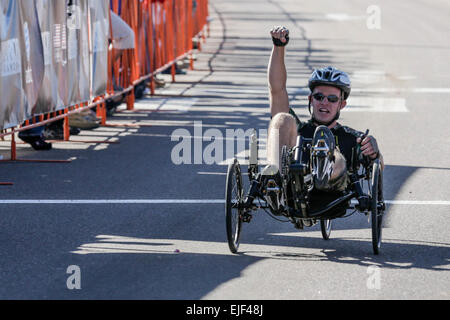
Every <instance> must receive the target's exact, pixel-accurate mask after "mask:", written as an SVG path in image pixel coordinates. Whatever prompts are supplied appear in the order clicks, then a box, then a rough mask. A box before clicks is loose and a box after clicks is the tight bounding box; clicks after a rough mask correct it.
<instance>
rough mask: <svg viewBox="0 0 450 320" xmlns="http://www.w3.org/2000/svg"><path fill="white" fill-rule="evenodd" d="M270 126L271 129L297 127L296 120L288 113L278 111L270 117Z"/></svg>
mask: <svg viewBox="0 0 450 320" xmlns="http://www.w3.org/2000/svg"><path fill="white" fill-rule="evenodd" d="M270 127H271V128H273V129H282V130H289V129H291V130H292V129H295V128H296V127H297V122H296V121H295V118H294V117H293V116H292V115H290V114H289V113H285V112H280V113H277V114H276V115H275V116H274V117H273V118H272V121H271V122H270Z"/></svg>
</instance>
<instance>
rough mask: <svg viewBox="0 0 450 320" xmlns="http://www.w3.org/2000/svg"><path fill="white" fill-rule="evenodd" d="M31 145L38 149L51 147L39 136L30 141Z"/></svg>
mask: <svg viewBox="0 0 450 320" xmlns="http://www.w3.org/2000/svg"><path fill="white" fill-rule="evenodd" d="M31 146H32V147H33V149H34V150H38V151H41V150H51V149H52V144H51V143H48V142H45V140H44V139H43V138H42V137H39V138H38V139H37V140H35V141H34V142H32V143H31Z"/></svg>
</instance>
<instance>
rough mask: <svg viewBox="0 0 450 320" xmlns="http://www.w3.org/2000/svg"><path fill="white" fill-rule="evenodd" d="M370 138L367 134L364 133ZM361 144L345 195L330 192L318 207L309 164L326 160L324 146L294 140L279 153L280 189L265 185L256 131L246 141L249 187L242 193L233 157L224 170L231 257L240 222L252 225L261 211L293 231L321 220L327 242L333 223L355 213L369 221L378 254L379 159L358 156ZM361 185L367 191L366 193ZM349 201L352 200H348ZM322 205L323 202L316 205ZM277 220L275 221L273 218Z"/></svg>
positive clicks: (380, 217)
mask: <svg viewBox="0 0 450 320" xmlns="http://www.w3.org/2000/svg"><path fill="white" fill-rule="evenodd" d="M367 134H368V130H367V131H366V134H365V135H367ZM359 147H360V146H357V147H355V148H353V152H352V159H351V166H350V168H349V170H348V173H347V174H348V179H349V180H348V181H349V182H348V184H347V187H346V189H345V191H342V192H339V193H338V194H334V195H333V197H331V199H330V200H329V201H327V203H325V204H323V203H321V205H319V206H318V205H317V202H318V201H317V199H314V183H313V178H312V171H311V166H310V163H311V162H312V161H313V160H316V159H317V158H320V157H325V156H326V154H327V151H328V148H326V147H325V145H324V141H322V140H319V141H318V142H317V143H316V145H312V139H307V138H304V137H302V136H298V137H297V143H296V145H295V146H294V147H293V148H288V147H287V146H283V147H282V149H281V164H280V167H281V168H280V176H281V185H277V184H273V185H271V184H270V181H269V183H268V184H266V183H267V181H266V180H265V176H263V175H262V173H261V172H260V170H259V169H260V168H259V165H258V141H257V138H256V133H254V134H253V135H252V136H251V137H250V156H249V165H248V177H249V187H248V190H247V191H245V190H244V183H243V180H242V179H243V178H242V171H241V165H240V163H239V161H238V159H237V158H234V159H233V161H232V162H231V163H230V164H229V166H228V171H227V178H226V192H225V199H226V201H225V216H226V232H227V238H228V246H229V248H230V251H231V252H232V253H237V252H238V247H239V240H240V235H241V231H242V227H243V224H244V223H250V222H251V220H252V218H253V215H254V213H255V212H256V211H258V210H259V209H263V210H265V211H266V212H268V213H269V214H270V215H271V216H272V217H274V218H275V217H276V216H280V217H285V218H286V219H287V220H288V221H289V222H291V223H292V224H294V226H295V228H297V229H303V228H304V227H312V226H314V225H316V224H317V223H318V222H320V229H321V233H322V238H323V239H324V240H329V239H330V234H331V227H332V220H334V219H337V218H343V217H347V216H348V215H347V214H346V212H347V210H349V209H353V210H354V211H353V213H354V212H356V211H358V212H360V213H363V214H365V215H366V216H367V217H368V221H369V223H370V224H371V230H372V248H373V253H374V254H379V252H380V248H381V237H382V224H383V215H384V211H385V208H386V207H385V202H384V199H383V172H382V168H381V163H380V160H379V159H376V160H373V161H371V160H370V159H368V158H367V157H364V156H362V155H361V153H360V150H359ZM364 183H366V184H367V187H366V189H367V191H364V190H363V189H364ZM352 200H353V201H352ZM319 202H323V201H319ZM277 220H278V219H277Z"/></svg>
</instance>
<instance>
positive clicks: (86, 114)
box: [69, 110, 101, 130]
mask: <svg viewBox="0 0 450 320" xmlns="http://www.w3.org/2000/svg"><path fill="white" fill-rule="evenodd" d="M100 121H101V119H100V118H97V116H96V115H95V114H94V112H93V111H92V110H86V111H83V112H80V113H74V114H72V115H70V116H69V123H70V126H71V127H74V128H78V129H86V130H90V129H95V128H98V127H100Z"/></svg>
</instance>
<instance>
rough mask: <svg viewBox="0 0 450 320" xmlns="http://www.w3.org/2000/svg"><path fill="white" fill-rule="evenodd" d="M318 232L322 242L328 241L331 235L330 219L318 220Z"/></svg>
mask: <svg viewBox="0 0 450 320" xmlns="http://www.w3.org/2000/svg"><path fill="white" fill-rule="evenodd" d="M320 230H321V231H322V238H323V239H324V240H329V239H330V234H331V219H330V220H329V219H323V220H320Z"/></svg>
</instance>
